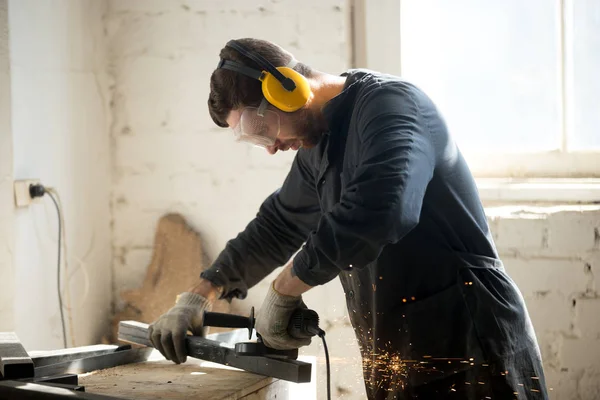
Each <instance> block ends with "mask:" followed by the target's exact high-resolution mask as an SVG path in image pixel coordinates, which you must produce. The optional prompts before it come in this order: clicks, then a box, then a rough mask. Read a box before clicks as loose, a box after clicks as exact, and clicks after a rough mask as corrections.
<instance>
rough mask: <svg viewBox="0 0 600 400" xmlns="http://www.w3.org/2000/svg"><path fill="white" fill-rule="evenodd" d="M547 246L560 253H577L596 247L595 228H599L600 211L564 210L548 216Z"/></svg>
mask: <svg viewBox="0 0 600 400" xmlns="http://www.w3.org/2000/svg"><path fill="white" fill-rule="evenodd" d="M548 223H549V229H550V234H549V236H548V247H549V248H550V249H551V250H552V251H555V252H560V253H562V254H578V253H580V252H584V251H588V250H592V249H594V247H595V246H596V247H597V243H596V242H597V239H596V234H595V230H597V229H600V211H581V212H576V211H564V212H557V213H554V214H551V215H550V216H549V218H548Z"/></svg>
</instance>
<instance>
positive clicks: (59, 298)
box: [46, 191, 67, 349]
mask: <svg viewBox="0 0 600 400" xmlns="http://www.w3.org/2000/svg"><path fill="white" fill-rule="evenodd" d="M46 193H47V194H48V196H50V198H51V199H52V202H53V203H54V206H55V207H56V213H57V215H58V257H57V258H58V262H57V267H56V282H57V288H58V305H59V309H60V322H61V324H62V331H63V344H64V347H65V349H66V348H67V328H66V326H65V315H64V313H63V300H62V294H61V289H60V269H61V268H60V265H61V264H60V253H61V250H62V215H61V212H60V207H59V206H58V202H57V201H56V198H55V197H54V195H53V194H52V193H51V192H49V191H46Z"/></svg>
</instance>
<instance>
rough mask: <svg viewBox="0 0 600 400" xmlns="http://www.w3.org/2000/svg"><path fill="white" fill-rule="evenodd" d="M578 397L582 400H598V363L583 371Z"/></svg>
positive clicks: (599, 385) (599, 388) (599, 372)
mask: <svg viewBox="0 0 600 400" xmlns="http://www.w3.org/2000/svg"><path fill="white" fill-rule="evenodd" d="M579 396H581V398H582V399H600V362H599V363H597V364H596V365H595V367H594V368H587V369H586V370H585V372H584V374H583V376H582V377H581V379H580V381H579Z"/></svg>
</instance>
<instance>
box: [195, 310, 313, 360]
mask: <svg viewBox="0 0 600 400" xmlns="http://www.w3.org/2000/svg"><path fill="white" fill-rule="evenodd" d="M203 318H204V319H203V323H202V324H203V325H204V326H214V327H219V328H247V329H248V339H249V340H250V339H252V332H253V331H254V323H255V318H254V307H252V309H251V310H250V316H248V317H244V316H241V315H234V314H225V313H218V312H210V311H204V317H203ZM287 332H288V334H289V335H290V336H291V337H293V338H295V339H308V338H311V337H313V336H317V335H318V336H322V335H325V332H324V331H323V330H322V329H321V328H319V315H318V314H317V313H316V312H315V311H313V310H309V309H307V308H298V309H296V310H295V311H294V312H293V313H292V316H291V317H290V322H289V324H288V328H287ZM256 337H257V340H256V342H240V343H236V345H235V352H236V354H237V355H238V356H267V357H282V358H289V359H294V360H295V359H297V358H298V349H292V350H276V349H273V348H270V347H267V346H266V345H265V344H264V342H263V341H262V338H261V336H260V334H259V333H258V332H257V333H256Z"/></svg>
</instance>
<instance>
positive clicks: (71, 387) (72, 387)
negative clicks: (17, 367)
mask: <svg viewBox="0 0 600 400" xmlns="http://www.w3.org/2000/svg"><path fill="white" fill-rule="evenodd" d="M35 383H41V382H35ZM43 385H45V386H52V387H57V388H62V389H69V390H72V391H74V392H85V387H84V386H79V385H70V384H68V383H55V382H43Z"/></svg>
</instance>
